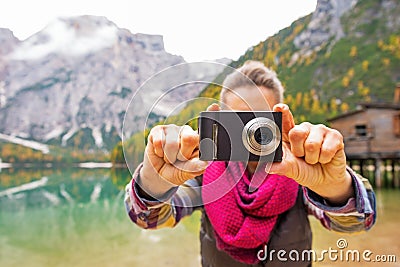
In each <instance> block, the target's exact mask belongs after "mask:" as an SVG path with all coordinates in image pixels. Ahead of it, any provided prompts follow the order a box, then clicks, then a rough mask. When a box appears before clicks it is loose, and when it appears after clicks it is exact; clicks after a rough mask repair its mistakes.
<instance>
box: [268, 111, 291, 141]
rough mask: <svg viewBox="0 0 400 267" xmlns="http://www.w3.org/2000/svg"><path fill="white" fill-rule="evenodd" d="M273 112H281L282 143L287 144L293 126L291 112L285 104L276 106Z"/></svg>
mask: <svg viewBox="0 0 400 267" xmlns="http://www.w3.org/2000/svg"><path fill="white" fill-rule="evenodd" d="M273 111H275V112H282V141H283V142H289V132H290V130H291V129H292V128H293V127H294V126H295V123H294V118H293V115H292V112H290V109H289V107H288V105H286V104H282V103H279V104H276V105H275V106H274V107H273Z"/></svg>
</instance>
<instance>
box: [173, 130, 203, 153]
mask: <svg viewBox="0 0 400 267" xmlns="http://www.w3.org/2000/svg"><path fill="white" fill-rule="evenodd" d="M179 146H180V148H179V152H178V155H177V159H178V160H180V161H187V160H188V159H190V157H191V156H192V153H193V151H194V150H195V149H196V148H197V147H198V146H199V134H198V133H197V132H195V131H194V130H193V129H192V128H191V127H190V126H188V125H185V126H183V127H182V128H181V131H180V141H179Z"/></svg>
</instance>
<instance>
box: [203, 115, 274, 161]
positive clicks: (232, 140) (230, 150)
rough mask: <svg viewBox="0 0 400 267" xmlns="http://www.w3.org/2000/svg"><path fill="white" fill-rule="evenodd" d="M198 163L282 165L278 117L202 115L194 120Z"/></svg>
mask: <svg viewBox="0 0 400 267" xmlns="http://www.w3.org/2000/svg"><path fill="white" fill-rule="evenodd" d="M198 125H199V134H200V159H201V160H206V161H266V162H279V161H282V134H281V132H282V113H281V112H272V111H205V112H201V113H200V117H199V119H198Z"/></svg>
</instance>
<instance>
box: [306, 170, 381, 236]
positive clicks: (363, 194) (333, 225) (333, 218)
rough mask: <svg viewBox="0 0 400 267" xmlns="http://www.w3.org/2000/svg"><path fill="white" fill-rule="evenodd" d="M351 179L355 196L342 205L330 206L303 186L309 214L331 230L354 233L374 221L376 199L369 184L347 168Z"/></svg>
mask: <svg viewBox="0 0 400 267" xmlns="http://www.w3.org/2000/svg"><path fill="white" fill-rule="evenodd" d="M347 171H348V172H349V173H350V175H351V177H352V179H353V187H354V190H355V194H354V195H355V197H353V198H350V199H349V200H348V201H347V203H346V204H345V205H344V206H342V207H332V206H329V204H328V203H327V202H326V201H325V200H324V199H323V198H322V197H321V196H319V195H318V194H316V193H315V192H313V191H311V190H309V189H308V188H305V187H303V195H304V201H305V204H306V206H307V208H308V211H309V213H310V214H312V215H314V216H315V217H316V218H317V219H319V220H320V222H321V224H322V225H323V226H324V227H325V228H327V229H329V230H333V231H337V232H345V233H355V232H361V231H364V230H369V229H370V228H371V227H372V226H373V225H374V223H375V221H376V200H375V194H374V192H373V190H372V186H371V184H370V183H369V182H368V180H367V179H365V178H364V177H362V176H360V175H358V174H356V173H355V172H354V171H353V170H351V169H350V168H347Z"/></svg>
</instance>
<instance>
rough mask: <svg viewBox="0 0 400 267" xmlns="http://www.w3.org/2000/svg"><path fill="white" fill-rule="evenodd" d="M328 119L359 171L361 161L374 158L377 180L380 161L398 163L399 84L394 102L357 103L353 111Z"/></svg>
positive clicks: (399, 125) (399, 131)
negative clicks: (358, 165)
mask: <svg viewBox="0 0 400 267" xmlns="http://www.w3.org/2000/svg"><path fill="white" fill-rule="evenodd" d="M328 122H329V123H330V126H331V127H332V128H334V129H337V130H339V131H340V132H341V133H342V135H343V137H344V143H345V152H346V156H347V159H348V160H349V161H354V160H358V162H359V164H360V165H361V166H360V167H361V171H362V164H363V162H364V160H373V161H374V162H375V164H374V165H375V170H376V171H375V176H377V179H380V169H382V160H390V161H391V162H392V164H393V169H394V164H395V162H399V160H400V85H398V86H397V87H396V89H395V97H394V102H393V103H379V102H378V103H360V104H359V107H358V108H357V109H356V110H354V111H351V112H348V113H345V114H341V115H339V116H336V117H334V118H331V119H329V120H328ZM378 186H379V184H378Z"/></svg>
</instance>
